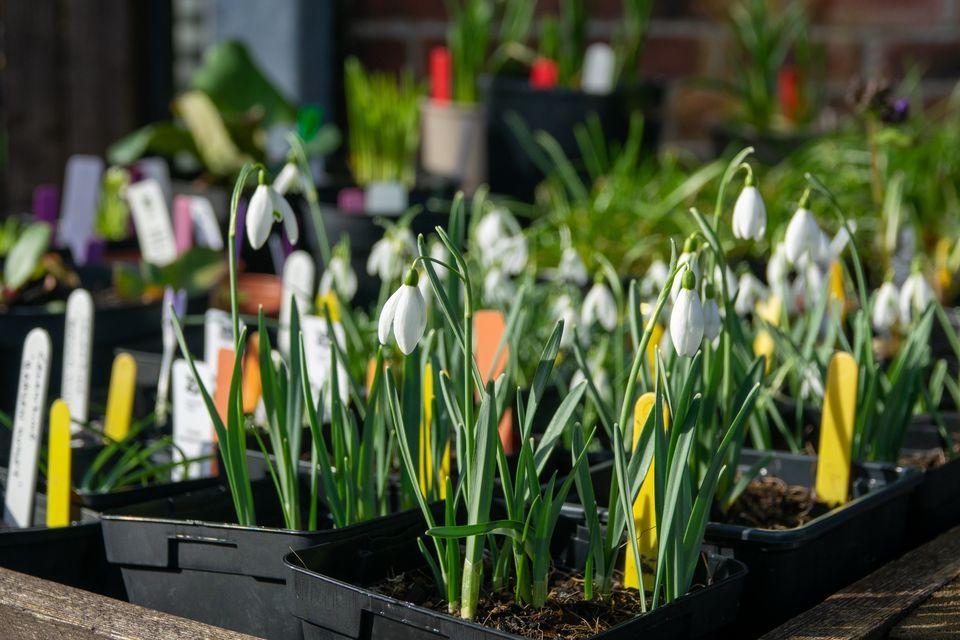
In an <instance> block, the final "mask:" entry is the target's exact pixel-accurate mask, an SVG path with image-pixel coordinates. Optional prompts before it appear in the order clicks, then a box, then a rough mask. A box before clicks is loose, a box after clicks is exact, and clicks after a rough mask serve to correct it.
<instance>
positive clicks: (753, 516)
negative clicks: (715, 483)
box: [719, 476, 830, 529]
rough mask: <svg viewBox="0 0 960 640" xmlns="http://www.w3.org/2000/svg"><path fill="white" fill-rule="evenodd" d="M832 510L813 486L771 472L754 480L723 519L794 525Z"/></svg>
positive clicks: (749, 524) (757, 524) (752, 524)
mask: <svg viewBox="0 0 960 640" xmlns="http://www.w3.org/2000/svg"><path fill="white" fill-rule="evenodd" d="M829 510H830V508H829V507H828V506H827V505H825V504H823V503H822V502H818V501H817V500H816V498H815V497H814V495H813V490H812V489H811V488H810V487H804V486H796V485H788V484H787V483H786V482H784V481H783V480H781V479H780V478H774V477H772V476H768V477H763V478H757V479H756V480H754V481H753V482H751V483H750V485H749V486H748V487H747V488H746V490H745V491H744V492H743V493H742V494H740V497H739V498H737V501H736V502H734V503H733V506H731V507H730V510H729V511H727V513H726V515H725V516H724V517H720V518H719V520H720V521H722V522H725V523H727V524H739V525H743V526H747V527H757V528H760V529H793V528H795V527H799V526H801V525H804V524H806V523H807V522H810V521H811V520H813V519H814V518H816V517H817V516H820V515H822V514H824V513H826V512H827V511H829Z"/></svg>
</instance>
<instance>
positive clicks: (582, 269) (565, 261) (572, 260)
mask: <svg viewBox="0 0 960 640" xmlns="http://www.w3.org/2000/svg"><path fill="white" fill-rule="evenodd" d="M559 273H560V278H561V279H563V280H565V281H566V282H572V283H574V284H576V285H579V286H581V287H582V286H583V285H585V284H587V279H588V277H589V276H588V275H587V267H586V265H584V264H583V260H582V259H581V258H580V254H579V253H577V250H576V249H574V248H573V247H567V248H566V249H564V250H563V253H562V254H560V267H559Z"/></svg>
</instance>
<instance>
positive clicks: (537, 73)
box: [530, 58, 559, 89]
mask: <svg viewBox="0 0 960 640" xmlns="http://www.w3.org/2000/svg"><path fill="white" fill-rule="evenodd" d="M558 75H559V74H558V71H557V63H556V62H554V61H553V60H550V59H549V58H537V59H536V60H534V61H533V65H532V66H531V67H530V86H531V87H533V88H534V89H553V88H554V87H555V86H557V77H558Z"/></svg>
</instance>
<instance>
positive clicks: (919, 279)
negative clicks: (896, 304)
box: [900, 265, 934, 325]
mask: <svg viewBox="0 0 960 640" xmlns="http://www.w3.org/2000/svg"><path fill="white" fill-rule="evenodd" d="M933 297H934V296H933V289H932V288H931V287H930V285H929V284H928V283H927V279H926V278H924V277H923V272H922V271H921V270H920V268H919V265H914V271H913V273H911V274H910V276H909V277H908V278H907V279H906V280H905V281H904V283H903V286H902V287H900V321H901V322H903V324H904V325H908V324H910V323H911V322H912V321H913V320H914V319H915V318H916V316H917V315H918V314H921V313H923V312H924V311H926V309H927V307H928V306H929V305H930V303H931V302H933Z"/></svg>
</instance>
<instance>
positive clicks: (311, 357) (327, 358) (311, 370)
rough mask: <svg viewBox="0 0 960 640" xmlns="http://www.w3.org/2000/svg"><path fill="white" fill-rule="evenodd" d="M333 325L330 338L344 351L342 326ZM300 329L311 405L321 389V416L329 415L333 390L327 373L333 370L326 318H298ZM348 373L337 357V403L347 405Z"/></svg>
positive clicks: (331, 345) (344, 338)
mask: <svg viewBox="0 0 960 640" xmlns="http://www.w3.org/2000/svg"><path fill="white" fill-rule="evenodd" d="M331 324H332V325H333V336H334V339H335V340H336V341H337V344H338V345H340V348H341V349H343V346H344V344H345V341H346V336H345V334H344V331H343V327H342V326H341V325H340V323H339V322H333V323H331ZM300 328H301V330H302V331H303V351H304V356H305V357H306V362H305V364H306V366H307V377H308V378H309V379H310V390H311V393H312V394H313V402H314V404H316V402H317V401H318V400H319V399H320V390H321V389H325V390H326V393H325V397H324V401H323V406H324V409H323V411H324V415H325V416H329V415H330V409H331V402H330V399H331V395H330V392H331V390H332V387H331V382H332V379H331V377H330V371H331V369H332V367H333V342H331V340H330V328H329V326H328V324H327V319H326V318H323V317H321V316H313V315H304V316H303V317H302V318H301V324H300ZM349 384H350V377H349V372H348V371H347V369H346V367H344V365H343V362H341V361H340V358H337V385H338V391H339V395H340V400H342V401H343V402H347V400H348V399H349V392H350V387H349V386H348V385H349Z"/></svg>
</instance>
